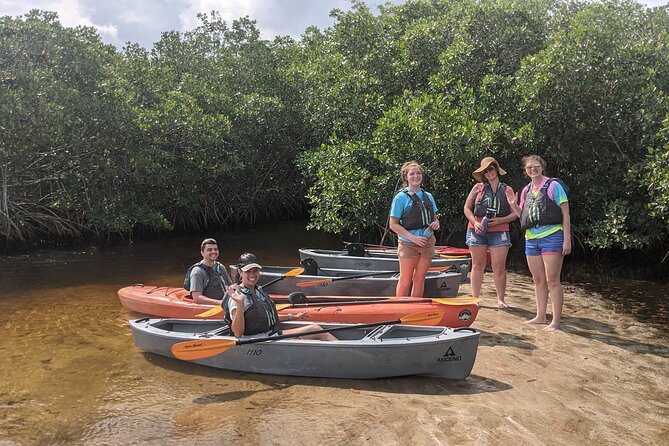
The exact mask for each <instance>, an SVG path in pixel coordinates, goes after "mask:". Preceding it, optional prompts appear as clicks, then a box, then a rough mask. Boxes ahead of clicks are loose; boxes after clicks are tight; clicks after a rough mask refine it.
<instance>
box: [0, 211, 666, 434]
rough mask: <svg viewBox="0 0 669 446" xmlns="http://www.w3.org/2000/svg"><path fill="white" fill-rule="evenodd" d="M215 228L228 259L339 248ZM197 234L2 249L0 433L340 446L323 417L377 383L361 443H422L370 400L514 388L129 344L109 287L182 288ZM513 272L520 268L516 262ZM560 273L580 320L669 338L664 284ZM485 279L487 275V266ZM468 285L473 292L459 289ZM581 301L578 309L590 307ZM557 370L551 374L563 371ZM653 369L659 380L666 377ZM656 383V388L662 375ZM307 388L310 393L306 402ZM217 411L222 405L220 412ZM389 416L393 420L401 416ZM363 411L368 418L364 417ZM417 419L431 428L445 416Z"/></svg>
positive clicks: (295, 234) (283, 257)
mask: <svg viewBox="0 0 669 446" xmlns="http://www.w3.org/2000/svg"><path fill="white" fill-rule="evenodd" d="M214 237H216V238H217V239H218V241H219V244H220V248H221V250H222V255H221V261H222V262H224V263H225V264H229V263H234V262H235V261H236V259H237V257H238V256H239V254H240V253H242V252H245V251H251V252H254V253H256V254H257V255H258V256H259V258H260V260H261V262H263V263H265V264H279V265H290V266H297V265H298V261H299V256H298V254H297V248H299V247H307V246H309V247H324V248H338V247H340V246H342V245H341V242H340V241H339V240H338V239H337V238H335V237H330V236H327V235H323V234H319V233H314V232H307V231H305V230H304V228H303V225H302V224H300V223H284V224H281V225H279V226H272V227H269V226H268V227H259V228H252V229H248V230H245V231H243V232H242V231H239V232H231V233H229V234H225V235H219V234H214ZM202 238H203V237H194V236H191V237H180V238H173V239H170V240H164V241H152V242H144V243H137V244H135V245H133V246H121V247H116V248H114V249H106V250H97V249H94V248H91V249H88V250H82V251H78V252H65V251H43V252H36V253H33V254H29V255H24V256H6V257H0V271H1V274H0V290H1V292H0V308H1V311H0V328H1V330H2V331H1V333H2V337H1V338H0V370H2V374H3V378H2V380H1V381H0V444H2V445H3V446H4V445H5V444H161V445H162V444H180V443H181V442H183V441H190V442H192V441H193V439H194V438H197V439H198V440H199V441H200V442H202V443H203V444H229V442H228V441H227V439H229V438H230V437H221V433H222V432H224V433H226V435H228V436H229V435H232V438H234V439H235V441H233V442H232V444H274V443H276V442H278V443H279V444H309V443H311V442H310V441H306V440H305V438H311V439H312V440H314V441H318V442H325V443H328V442H330V443H332V444H336V443H339V442H344V441H348V440H352V439H351V438H347V437H346V435H345V434H344V432H346V431H345V430H342V431H341V435H340V434H339V433H338V434H336V435H335V436H332V435H334V434H333V431H332V430H331V428H330V427H327V423H326V424H323V423H325V420H332V419H336V418H337V417H338V416H348V415H345V414H346V413H348V412H347V410H349V409H351V407H353V406H349V400H350V399H351V397H353V398H355V397H356V395H357V394H356V393H355V391H353V390H350V389H349V387H354V386H355V389H364V390H365V391H366V392H369V393H371V395H366V396H365V397H364V398H363V397H361V396H360V397H359V402H358V403H356V404H357V405H354V406H355V407H356V410H361V411H362V412H363V413H362V414H358V415H360V416H364V417H366V418H365V421H361V422H360V423H362V424H361V426H360V427H359V428H360V429H361V430H362V431H363V432H366V433H368V432H371V431H373V432H374V434H375V435H377V436H375V437H373V438H374V439H375V440H374V441H371V440H370V441H367V443H372V444H383V443H384V442H386V443H387V442H390V443H392V442H394V441H400V440H402V441H408V442H410V443H411V442H416V441H417V442H419V443H420V442H424V441H429V440H430V439H431V438H433V436H434V435H439V434H436V433H435V432H437V430H438V429H437V428H436V427H435V429H437V430H435V431H434V432H432V431H431V430H430V431H429V432H427V431H426V430H418V431H416V432H414V433H413V434H407V435H408V437H407V438H403V437H402V435H403V434H400V433H398V432H400V431H401V432H404V431H405V428H404V427H403V428H402V429H400V430H395V429H394V428H393V427H392V426H393V423H394V421H392V419H389V420H385V419H381V418H378V417H377V416H376V415H370V414H371V413H374V409H373V407H375V405H376V404H378V402H379V401H383V403H382V404H383V405H387V404H391V406H392V401H395V402H398V404H399V402H402V404H403V405H402V406H398V407H397V408H396V409H397V410H399V411H400V412H405V411H406V410H408V409H407V408H409V407H419V408H420V409H419V411H418V415H416V414H414V415H416V416H423V415H424V413H423V412H424V411H425V410H427V411H428V412H429V407H430V406H431V404H432V403H434V402H437V401H438V402H439V404H446V401H444V400H442V399H439V397H444V396H445V395H446V396H449V395H450V396H453V395H464V398H465V400H462V401H461V403H462V404H466V402H467V398H468V397H467V395H477V394H480V393H481V394H489V393H490V392H504V391H507V390H510V389H511V386H509V385H508V384H505V383H503V382H498V381H495V379H499V378H495V379H493V378H492V377H488V378H484V377H482V376H481V375H480V373H481V372H478V373H479V375H473V376H472V378H470V379H468V380H467V381H466V382H465V383H449V384H443V383H440V382H438V381H435V380H431V379H396V380H379V381H374V382H371V383H366V384H351V383H350V382H349V381H347V380H317V379H298V378H295V379H290V378H280V377H263V376H258V375H253V374H239V373H232V372H225V371H218V370H210V369H207V368H205V367H200V366H196V365H192V364H184V363H179V362H176V361H173V360H169V359H165V358H160V357H157V356H154V355H147V354H143V353H141V352H139V351H137V349H135V348H134V345H133V343H132V339H131V337H130V330H129V328H128V327H127V320H128V319H129V318H131V317H133V316H134V315H132V314H128V313H127V312H125V311H124V310H123V309H122V308H121V307H120V305H119V302H118V298H117V295H116V291H117V290H118V289H119V288H121V287H123V286H126V285H129V284H133V283H146V284H160V285H172V286H178V285H179V284H180V283H182V281H183V276H184V272H185V270H186V268H187V267H188V266H189V265H191V264H192V263H193V262H195V261H197V260H198V259H199V243H200V241H201V239H202ZM520 272H521V273H523V272H524V271H522V268H521V271H520ZM567 276H568V277H570V278H573V279H570V280H568V281H567V283H566V288H567V290H568V291H569V290H572V291H573V290H575V289H576V290H582V291H579V292H578V293H575V292H574V293H571V294H573V295H577V296H582V298H583V299H587V300H588V302H589V304H588V305H587V306H589V305H592V306H597V307H598V308H599V309H598V310H597V311H598V312H593V313H592V314H589V315H588V318H590V319H592V320H595V319H597V318H602V317H604V316H603V314H604V313H602V312H601V306H603V308H604V309H605V310H604V311H606V308H608V309H609V310H610V314H609V315H607V316H606V317H607V318H609V319H610V320H618V319H620V320H623V319H624V320H625V321H626V320H627V319H628V318H629V317H630V316H632V317H633V318H635V319H636V320H637V321H639V322H640V323H642V324H643V326H644V327H648V329H649V330H650V329H652V330H655V333H657V334H658V336H659V337H660V338H664V337H665V336H666V333H667V322H668V317H667V295H668V294H669V293H667V291H668V289H667V285H657V284H653V283H649V282H642V281H633V280H628V279H623V278H616V277H613V278H605V277H602V276H601V275H599V274H597V275H590V274H589V272H588V270H587V267H586V266H583V267H582V268H581V269H579V267H577V266H575V265H570V266H569V267H568V271H567ZM529 280H530V279H529V277H527V278H524V277H523V276H522V275H521V276H517V278H515V279H514V280H512V281H510V283H509V288H510V292H511V288H512V287H519V286H522V287H523V293H524V294H527V291H526V290H527V289H530V288H531V287H530V286H529V284H530V282H529ZM486 281H487V282H490V281H491V279H490V277H489V275H488V276H487V279H486ZM519 283H522V285H519ZM464 290H465V291H463V292H467V291H466V290H467V288H464ZM510 294H511V293H510ZM518 294H519V295H520V294H521V293H518ZM524 294H523V296H524ZM524 299H526V300H527V299H529V300H527V302H528V304H529V302H530V301H531V297H529V298H528V297H524ZM600 304H601V305H600ZM587 306H586V309H585V310H580V311H587ZM484 310H485V308H484ZM488 311H490V310H488ZM566 316H569V313H568V312H566ZM489 317H492V318H493V319H492V322H490V324H491V326H492V327H494V326H495V325H494V323H496V322H495V321H496V320H497V319H498V318H499V317H506V318H509V317H514V313H513V312H510V313H508V314H506V315H505V314H502V313H499V315H498V314H497V313H489ZM502 322H505V321H502ZM506 322H508V321H506ZM591 326H592V327H597V326H598V325H596V324H594V323H593V324H591ZM600 326H601V325H600ZM625 327H632V328H635V326H634V325H630V324H629V322H625ZM503 329H504V330H507V328H503ZM635 329H636V328H635ZM488 336H489V335H488ZM496 336H499V335H496ZM523 336H528V335H523ZM484 339H485V338H484ZM490 339H493V338H490ZM527 342H528V341H523V343H524V344H527ZM537 342H538V343H539V344H540V343H541V342H543V341H541V339H540V341H537ZM489 348H490V347H489ZM494 348H495V347H494V346H493V347H492V348H491V350H493V349H494ZM545 348H552V347H551V346H550V345H548V346H546V347H545ZM579 348H581V347H579ZM657 348H659V349H660V350H658V351H661V352H662V351H665V350H664V349H662V348H661V347H657ZM644 351H645V350H644ZM650 351H651V352H652V351H655V350H653V349H650ZM555 354H556V355H557V354H559V351H558V352H556V353H555ZM596 354H597V353H593V355H596ZM480 355H482V356H485V353H480ZM656 356H658V355H656ZM659 357H661V355H660V356H659ZM482 360H483V361H484V362H483V363H482V364H483V365H482V366H479V367H483V368H486V367H490V366H491V365H490V364H486V362H485V360H486V359H485V358H482ZM477 361H478V360H477ZM492 364H495V363H492ZM495 367H497V366H495ZM476 371H477V370H475V372H476ZM483 373H485V372H483ZM542 373H544V372H542ZM546 373H549V374H550V373H551V372H548V371H546ZM553 373H554V375H555V377H556V379H557V377H559V376H560V374H561V373H562V372H560V371H559V370H555V371H554V372H553ZM660 378H661V379H665V380H666V377H664V376H661V377H660ZM659 385H660V388H662V384H661V381H660V384H659ZM305 389H306V390H305ZM342 391H343V392H344V393H341V392H342ZM358 394H359V391H358ZM279 395H280V398H279ZM305 395H308V397H309V398H310V401H311V403H308V404H307V403H306V402H305V400H304V399H303V398H304V396H305ZM393 395H395V396H393ZM416 395H420V396H421V397H422V398H423V400H421V401H422V402H418V401H417V400H415V396H416ZM435 398H436V400H433V399H435ZM514 398H515V397H514ZM510 401H511V402H512V401H513V400H506V403H504V400H500V404H507V405H508V404H509V402H510ZM352 404H353V403H352ZM477 404H479V403H478V402H477ZM658 404H659V403H658ZM423 406H424V407H423ZM264 407H272V416H273V417H275V418H267V419H264V420H263V422H264V423H265V425H264V427H263V428H262V429H260V428H258V427H257V426H255V425H254V423H253V422H251V421H250V420H249V419H248V417H249V416H250V415H248V414H252V413H253V414H257V413H263V414H265V412H264V411H262V409H263V408H264ZM347 408H348V409H347ZM221 409H224V410H225V411H226V413H224V414H222V413H221ZM390 410H391V411H392V410H394V409H393V408H392V407H390ZM227 411H230V412H229V413H227ZM421 414H423V415H421ZM396 415H397V416H396V417H395V418H394V419H395V420H397V419H398V417H400V413H397V414H396ZM254 416H257V415H254ZM263 416H265V415H263ZM351 416H352V415H351ZM370 416H371V418H370ZM570 416H571V415H570ZM276 417H278V418H276ZM374 417H377V418H374ZM412 417H413V415H412ZM410 418H411V417H410ZM531 418H532V417H530V416H528V419H527V420H526V422H527V423H528V425H529V424H532V421H531ZM370 419H372V420H376V421H374V422H375V423H376V424H364V423H370ZM412 419H413V418H412ZM276 420H281V422H282V424H278V423H279V422H278V421H276ZM356 420H357V418H356ZM361 420H362V419H361ZM665 421H666V419H665ZM521 422H523V420H521ZM350 423H351V419H348V421H347V423H346V426H340V428H342V429H345V428H346V427H349V426H350V425H351V424H350ZM425 423H427V425H428V426H432V425H433V424H434V423H436V425H435V426H438V425H439V423H440V421H438V420H437V421H434V420H432V421H425ZM660 423H662V422H661V421H660ZM287 426H291V429H287ZM376 426H378V427H376ZM653 426H654V425H651V428H652V427H653ZM665 426H666V425H665ZM277 429H278V430H279V431H280V432H282V434H281V436H280V437H279V439H278V440H277V439H276V437H275V436H274V435H276V432H278V431H277ZM430 429H432V427H430ZM428 430H429V429H428ZM302 434H304V435H306V437H302ZM370 435H371V434H370ZM472 435H474V434H472ZM370 438H371V437H370ZM456 438H457V437H456ZM468 438H469V437H468ZM492 438H493V440H494V438H498V439H502V438H506V437H504V436H497V437H495V436H493V437H492ZM569 438H571V437H569ZM324 439H325V441H324ZM327 439H330V441H327ZM572 439H573V438H572ZM412 440H413V441H412ZM464 440H465V439H464V437H463V441H464ZM363 442H365V441H363ZM517 442H518V438H511V439H510V440H509V442H508V443H506V444H517ZM493 443H494V441H493ZM504 443H505V441H502V442H501V444H504ZM312 444H313V443H312Z"/></svg>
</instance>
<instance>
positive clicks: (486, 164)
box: [472, 156, 506, 182]
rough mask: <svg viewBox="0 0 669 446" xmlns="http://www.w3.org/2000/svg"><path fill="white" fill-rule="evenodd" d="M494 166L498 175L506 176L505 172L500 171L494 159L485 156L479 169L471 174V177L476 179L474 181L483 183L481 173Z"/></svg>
mask: <svg viewBox="0 0 669 446" xmlns="http://www.w3.org/2000/svg"><path fill="white" fill-rule="evenodd" d="M491 164H492V165H494V166H495V168H497V173H498V174H499V175H506V170H504V169H502V168H501V167H500V165H499V163H498V162H497V160H496V159H495V158H493V157H492V156H486V157H485V158H483V159H482V160H481V167H479V168H478V169H476V170H475V171H474V172H472V176H473V177H474V178H476V181H478V182H483V180H484V178H483V171H484V170H486V169H487V168H488V167H489V166H490V165H491Z"/></svg>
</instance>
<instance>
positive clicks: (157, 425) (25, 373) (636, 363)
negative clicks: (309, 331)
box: [0, 273, 669, 446]
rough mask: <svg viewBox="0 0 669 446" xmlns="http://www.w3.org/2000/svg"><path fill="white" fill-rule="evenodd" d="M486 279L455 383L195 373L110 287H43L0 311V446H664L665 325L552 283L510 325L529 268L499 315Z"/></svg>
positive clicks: (525, 292) (523, 304)
mask: <svg viewBox="0 0 669 446" xmlns="http://www.w3.org/2000/svg"><path fill="white" fill-rule="evenodd" d="M173 280H174V278H165V279H164V280H162V279H161V280H159V282H167V283H170V281H173ZM491 283H492V276H491V275H490V274H486V278H485V283H484V288H483V293H482V298H483V305H482V308H481V311H480V312H479V315H478V319H477V320H476V321H475V322H474V324H473V327H474V328H477V329H478V330H480V331H481V333H482V336H481V342H480V346H479V350H478V357H477V360H476V364H475V366H474V370H473V372H472V375H471V376H470V377H469V378H468V379H466V380H463V381H448V380H440V379H435V378H424V377H407V378H394V379H380V380H372V381H356V380H336V379H309V378H290V377H281V376H270V375H257V374H244V373H237V372H230V371H225V370H216V369H210V368H207V367H204V366H198V365H196V364H190V363H183V362H179V361H176V360H172V359H168V358H163V357H159V356H156V355H150V354H144V353H142V352H140V351H139V350H137V349H136V348H135V346H134V343H133V342H132V339H131V337H130V333H129V331H130V330H129V329H128V326H127V318H128V315H127V314H124V313H123V312H119V311H120V310H119V303H118V300H117V299H116V296H115V291H116V287H115V286H113V285H110V286H107V287H100V286H97V285H96V286H89V287H86V286H81V287H76V288H71V289H62V290H59V291H58V292H57V294H54V293H56V292H55V291H54V290H52V291H51V294H50V296H51V298H52V299H53V302H54V303H57V305H56V304H54V305H50V306H49V307H48V309H49V311H42V310H43V307H44V306H43V305H39V302H42V300H41V298H42V296H41V295H40V293H39V292H35V295H34V296H33V295H31V294H27V295H26V294H24V295H23V296H22V297H23V299H22V300H20V299H10V300H7V301H6V302H5V306H6V311H5V313H6V315H5V316H3V317H0V321H2V323H1V325H2V328H3V333H4V334H5V336H4V337H3V339H0V351H2V352H3V355H2V356H1V357H0V365H2V367H0V368H1V369H2V370H3V374H4V380H3V382H2V383H0V444H2V445H15V444H21V445H24V444H31V445H32V444H45V445H46V444H49V445H54V444H63V445H64V444H91V445H92V444H115V445H117V444H118V445H126V444H141V445H161V446H164V445H178V444H198V445H218V444H225V445H290V446H296V445H309V446H310V445H323V444H325V445H341V444H351V445H384V446H385V445H395V444H408V445H495V446H497V445H509V446H512V445H513V446H515V445H549V444H551V445H553V444H558V445H582V444H587V445H588V446H592V445H607V446H608V445H666V444H669V433H668V432H669V430H668V425H669V423H668V421H669V342H668V330H667V328H666V327H659V326H655V327H654V326H652V325H650V324H646V323H642V322H639V321H638V320H637V319H635V318H634V317H632V316H628V315H622V314H618V313H615V312H614V311H613V310H612V309H611V307H612V305H611V302H609V301H606V300H605V299H602V297H601V296H599V295H597V294H594V293H589V292H585V291H583V290H581V289H578V288H576V287H574V286H566V289H565V310H564V316H563V322H562V330H561V331H558V332H555V333H548V332H545V331H543V330H542V326H535V325H527V324H524V323H523V322H524V321H525V320H527V319H529V318H531V317H532V316H533V315H534V297H533V289H532V284H531V280H530V278H529V277H528V276H524V275H519V274H512V273H511V274H510V275H509V285H508V290H509V292H508V298H507V301H508V303H509V305H510V308H509V309H508V310H506V311H500V310H498V309H497V308H496V298H495V295H494V292H493V289H492V285H491ZM468 293H469V285H468V284H465V285H463V286H462V287H461V289H460V292H459V295H461V296H465V295H467V294H468ZM75 303H76V304H75ZM91 321H97V322H98V323H96V324H92V323H91ZM27 333H30V336H27V335H26V334H27Z"/></svg>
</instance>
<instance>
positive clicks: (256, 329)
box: [223, 285, 279, 335]
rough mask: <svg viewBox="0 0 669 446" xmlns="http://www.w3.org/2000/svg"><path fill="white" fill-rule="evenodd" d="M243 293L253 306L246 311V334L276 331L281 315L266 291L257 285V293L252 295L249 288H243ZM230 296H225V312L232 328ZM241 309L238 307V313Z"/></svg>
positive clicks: (226, 319)
mask: <svg viewBox="0 0 669 446" xmlns="http://www.w3.org/2000/svg"><path fill="white" fill-rule="evenodd" d="M241 292H242V293H243V294H244V295H245V296H247V297H248V298H249V299H250V300H251V305H249V306H248V307H246V308H245V309H244V334H245V335H254V334H258V333H266V332H268V331H272V332H273V331H274V330H275V327H276V325H277V324H278V323H279V314H278V313H277V312H276V307H275V306H274V302H273V301H272V299H270V298H269V296H268V295H267V293H265V290H263V289H262V287H260V286H259V285H256V292H255V293H252V292H251V290H249V289H248V288H241ZM229 299H230V296H229V295H227V294H226V295H225V299H224V300H223V309H224V310H225V321H226V322H227V323H228V324H230V326H232V316H231V315H230V308H229V306H228V303H229ZM239 310H240V308H239V307H237V311H239Z"/></svg>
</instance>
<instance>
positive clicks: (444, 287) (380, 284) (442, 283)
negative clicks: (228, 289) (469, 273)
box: [230, 262, 460, 297]
mask: <svg viewBox="0 0 669 446" xmlns="http://www.w3.org/2000/svg"><path fill="white" fill-rule="evenodd" d="M395 263H396V264H395V268H398V267H399V265H398V264H397V262H395ZM389 266H390V265H389ZM292 269H294V267H291V268H288V267H283V266H263V267H262V273H261V275H260V281H259V282H258V283H259V284H260V285H263V284H265V283H267V282H270V281H273V280H274V279H276V278H277V277H280V276H281V275H282V274H285V273H286V272H288V271H290V270H292ZM230 271H231V273H232V277H233V278H235V277H236V276H237V266H236V265H230ZM388 271H390V272H386V273H385V274H384V273H383V272H382V271H379V274H375V275H374V276H371V277H360V278H357V279H346V280H341V279H340V280H335V281H333V282H329V283H321V284H319V285H314V286H308V287H298V286H297V284H298V283H300V282H314V281H318V280H322V279H327V278H342V277H350V276H357V275H360V274H366V273H372V272H373V271H360V270H357V271H356V270H351V269H335V268H321V267H320V265H319V268H318V271H317V272H318V274H317V275H306V274H300V275H299V276H295V277H285V278H284V279H282V280H280V281H278V282H275V283H273V284H272V285H270V286H269V287H268V288H267V289H266V291H267V292H268V293H272V294H290V293H292V292H295V291H298V292H302V293H304V294H306V295H308V296H394V295H395V288H396V287H397V281H398V280H399V273H395V272H394V271H397V270H396V269H390V270H388ZM459 287H460V273H458V272H449V271H442V272H429V273H427V277H425V291H424V292H423V295H424V296H427V297H455V296H456V295H457V294H458V288H459Z"/></svg>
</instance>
